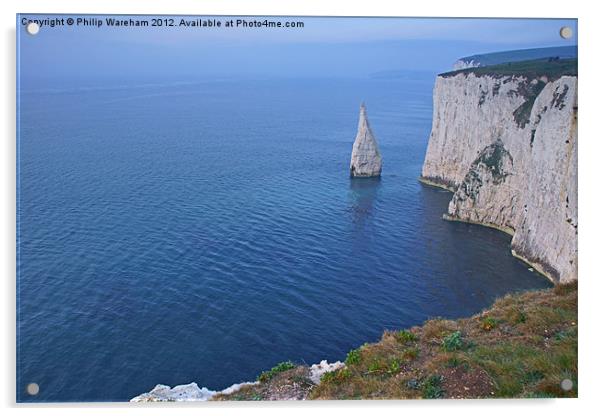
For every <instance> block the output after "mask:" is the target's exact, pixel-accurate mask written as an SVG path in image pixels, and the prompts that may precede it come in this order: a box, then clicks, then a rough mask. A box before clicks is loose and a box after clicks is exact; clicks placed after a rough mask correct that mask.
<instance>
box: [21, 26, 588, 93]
mask: <svg viewBox="0 0 602 416" xmlns="http://www.w3.org/2000/svg"><path fill="white" fill-rule="evenodd" d="M68 17H72V18H74V19H77V18H78V17H82V18H83V17H85V18H87V19H92V18H96V19H97V21H102V22H103V25H102V26H101V27H97V26H96V25H89V26H84V25H82V24H80V25H77V24H74V25H71V26H68V25H64V26H55V27H48V26H46V25H44V24H42V26H41V29H40V32H39V33H38V34H37V35H35V36H32V35H29V34H27V32H26V31H25V26H24V25H23V24H22V23H23V19H25V20H26V19H37V20H41V21H42V23H44V22H43V20H44V19H48V18H50V19H52V18H58V19H65V20H66V19H67V18H68ZM106 17H107V16H91V15H87V16H76V15H18V16H17V32H18V33H17V35H18V36H17V43H18V45H17V47H18V55H19V60H18V67H19V68H18V69H19V77H20V81H21V83H20V85H21V88H27V86H28V85H36V86H39V85H44V84H49V85H50V84H52V83H53V82H55V81H60V80H62V82H71V83H81V84H84V85H86V84H90V85H95V84H99V83H100V84H102V83H106V82H128V83H131V82H141V83H142V82H172V81H182V82H186V81H190V82H194V81H199V80H207V79H221V78H242V79H244V78H267V79H269V78H274V77H298V78H308V77H350V78H353V77H366V76H371V75H372V74H374V73H378V72H381V71H404V70H405V71H425V72H429V73H433V74H434V73H439V72H444V71H447V70H449V69H450V68H451V66H452V65H453V63H454V62H455V61H456V60H457V59H458V58H460V57H463V56H468V55H473V54H477V53H486V52H496V51H503V50H511V49H525V48H533V47H546V46H569V45H576V44H577V21H576V20H575V19H565V20H558V19H445V18H333V17H267V18H265V17H225V16H221V17H208V16H204V17H199V16H195V17H187V16H162V17H159V18H163V19H172V18H173V19H174V24H175V26H172V27H165V26H163V27H109V26H107V24H106V20H105V18H106ZM155 17H157V16H117V18H118V19H130V18H132V19H134V20H147V21H149V22H150V19H152V18H155ZM198 18H202V19H204V20H206V19H216V20H218V21H220V22H221V23H222V27H220V28H217V27H212V28H198V27H180V26H178V25H179V23H180V20H181V19H184V20H186V21H192V20H196V19H198ZM238 19H242V20H246V21H248V22H251V21H255V20H257V21H263V20H265V19H268V20H270V21H274V22H278V21H280V22H281V23H282V24H284V23H285V22H303V27H302V28H265V27H261V28H255V27H241V26H239V27H233V28H226V27H225V23H226V21H229V20H234V21H235V22H236V20H238ZM92 22H94V21H92ZM563 26H569V27H571V28H572V29H573V33H574V36H573V37H572V38H571V39H569V40H566V39H562V38H561V37H560V35H559V30H560V28H561V27H563Z"/></svg>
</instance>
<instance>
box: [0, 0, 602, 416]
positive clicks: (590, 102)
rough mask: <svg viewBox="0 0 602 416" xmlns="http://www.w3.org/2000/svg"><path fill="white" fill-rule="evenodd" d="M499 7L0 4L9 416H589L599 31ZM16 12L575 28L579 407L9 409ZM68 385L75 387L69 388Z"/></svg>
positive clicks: (502, 403)
mask: <svg viewBox="0 0 602 416" xmlns="http://www.w3.org/2000/svg"><path fill="white" fill-rule="evenodd" d="M587 3H588V5H585V4H586V2H577V1H571V2H570V1H557V0H547V1H525V0H499V1H494V2H486V1H483V0H477V1H462V0H451V1H450V0H447V1H425V0H423V1H419V2H401V1H400V2H397V4H392V2H386V1H380V0H371V1H368V2H366V1H362V2H359V1H358V2H352V1H350V0H347V1H344V0H341V1H320V2H312V1H309V0H305V1H300V0H289V1H277V0H270V1H268V0H255V1H244V0H232V1H224V0H222V1H219V0H214V1H209V0H206V1H203V0H196V1H195V0H165V1H163V2H158V1H156V2H154V3H151V2H149V1H139V0H138V1H136V0H90V1H85V2H83V1H80V2H70V1H66V0H54V1H52V2H49V1H47V0H46V1H43V0H21V1H7V0H4V1H2V2H0V7H1V8H2V14H0V16H1V21H2V34H3V42H2V65H1V66H2V78H1V82H2V91H3V95H4V97H3V99H2V101H1V103H0V106H1V107H2V111H1V114H2V123H1V124H0V125H1V126H3V128H4V133H5V134H4V137H3V141H2V150H1V151H0V154H1V155H2V163H0V166H1V169H2V180H1V181H0V193H1V195H2V203H1V204H0V207H1V210H2V215H1V216H0V218H1V222H0V223H1V224H2V240H1V243H0V244H2V246H1V249H0V256H1V258H0V265H1V266H2V271H3V274H2V283H3V291H2V295H3V299H2V301H1V302H0V304H2V305H3V310H2V312H3V313H2V314H1V315H2V341H1V342H0V349H1V355H0V359H1V360H2V365H1V366H0V368H1V369H2V377H1V378H0V397H1V398H2V400H1V403H2V405H3V407H6V408H8V414H12V413H13V412H16V411H19V413H20V414H30V413H33V412H36V411H43V412H45V413H46V414H49V415H63V414H81V412H82V407H85V412H86V413H89V414H95V415H96V414H98V415H100V414H103V415H104V414H106V413H107V412H111V414H114V413H115V412H117V413H122V412H123V413H125V412H129V413H132V414H145V415H146V414H152V415H158V414H165V413H167V412H169V413H173V412H177V413H180V412H181V413H186V414H199V413H200V412H203V413H205V414H207V413H211V414H212V413H219V414H223V413H226V414H235V413H238V412H241V413H242V412H244V413H245V414H250V415H265V414H281V413H283V412H286V413H290V414H305V413H308V412H311V413H316V412H318V413H322V412H323V413H332V412H337V413H339V412H345V413H346V414H347V413H350V414H366V413H368V412H371V411H376V412H379V413H387V414H399V413H400V412H404V413H408V414H412V413H414V414H418V413H419V414H421V415H422V414H425V413H426V414H435V413H436V414H449V413H451V414H455V413H458V414H462V415H469V414H483V413H484V412H487V414H488V416H489V415H497V414H500V415H504V416H507V414H508V413H514V412H517V411H518V412H522V411H530V412H538V413H539V412H545V413H546V414H549V415H554V414H563V415H566V414H567V413H575V414H576V413H577V412H582V411H587V410H591V409H593V408H595V407H597V406H596V398H597V396H598V395H600V392H599V389H600V388H602V382H601V381H600V379H601V374H600V371H599V370H600V367H601V366H600V358H599V352H598V350H600V348H601V347H602V344H601V343H600V341H601V340H602V337H601V336H600V333H601V332H602V325H601V324H600V321H601V319H602V314H601V313H600V312H601V311H600V307H599V305H600V302H599V301H598V297H599V296H600V289H601V288H600V281H601V280H602V276H600V273H599V268H598V267H597V264H596V257H600V256H601V255H602V254H601V253H600V251H601V250H602V244H600V243H598V241H599V238H597V237H598V236H599V235H600V234H601V233H602V229H601V228H600V220H599V218H600V214H599V211H600V210H599V207H600V203H599V202H600V201H602V198H601V197H599V193H600V191H599V190H598V186H597V185H598V182H599V181H600V177H601V170H602V163H601V162H602V146H601V144H600V143H601V141H602V137H600V136H601V134H600V130H601V129H600V126H598V123H596V122H597V121H598V119H600V118H601V117H602V115H601V114H600V112H601V110H600V109H599V108H600V105H599V104H598V103H597V101H598V100H600V99H601V97H602V91H601V89H600V82H601V81H600V80H599V79H598V78H600V76H599V72H600V70H601V69H602V64H601V62H600V53H599V50H600V40H601V36H600V32H601V30H600V28H601V27H602V22H601V21H600V15H599V14H598V13H596V9H595V6H594V4H595V2H587ZM17 12H22V13H99V14H100V13H131V14H232V15H241V14H248V15H333V16H338V15H346V16H437V17H440V16H444V17H484V16H485V17H558V18H578V19H579V84H580V85H579V104H580V111H579V136H580V143H579V222H580V226H579V231H580V232H579V250H580V253H579V276H580V278H581V279H580V280H581V282H580V288H579V296H580V299H579V307H580V311H581V313H580V317H579V321H580V326H581V331H580V334H579V362H580V365H579V396H580V397H579V399H575V400H566V399H565V400H529V401H524V400H523V401H520V400H490V401H482V400H481V401H475V400H471V401H429V402H423V401H404V402H365V401H364V402H312V403H233V404H231V403H230V404H224V405H222V404H220V403H216V404H209V403H206V404H204V405H203V406H198V405H196V406H185V405H177V406H161V405H159V406H148V405H147V406H129V405H127V404H109V405H102V404H86V405H79V404H78V405H35V406H31V405H16V404H15V67H14V63H15V14H16V13H17ZM74 382H76V381H74Z"/></svg>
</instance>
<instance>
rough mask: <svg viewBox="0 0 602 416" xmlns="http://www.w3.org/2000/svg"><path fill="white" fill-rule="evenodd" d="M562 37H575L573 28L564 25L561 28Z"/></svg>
mask: <svg viewBox="0 0 602 416" xmlns="http://www.w3.org/2000/svg"><path fill="white" fill-rule="evenodd" d="M560 37H561V38H562V39H570V38H572V37H573V29H571V28H570V27H568V26H563V27H561V28H560Z"/></svg>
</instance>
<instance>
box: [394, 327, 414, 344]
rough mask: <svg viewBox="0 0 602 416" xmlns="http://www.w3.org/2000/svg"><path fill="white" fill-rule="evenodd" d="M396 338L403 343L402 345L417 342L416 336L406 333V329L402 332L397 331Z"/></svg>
mask: <svg viewBox="0 0 602 416" xmlns="http://www.w3.org/2000/svg"><path fill="white" fill-rule="evenodd" d="M395 338H396V339H397V340H398V341H399V342H401V343H402V344H406V343H408V342H413V341H416V335H414V334H413V333H412V332H410V331H406V330H405V329H403V330H401V331H397V332H396V333H395Z"/></svg>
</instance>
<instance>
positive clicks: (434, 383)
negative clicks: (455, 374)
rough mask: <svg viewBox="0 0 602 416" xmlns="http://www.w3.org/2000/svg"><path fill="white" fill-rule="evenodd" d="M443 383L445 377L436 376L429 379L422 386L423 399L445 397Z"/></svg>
mask: <svg viewBox="0 0 602 416" xmlns="http://www.w3.org/2000/svg"><path fill="white" fill-rule="evenodd" d="M442 381H443V377H441V376H439V375H436V374H435V375H432V376H430V377H429V378H427V379H426V380H425V381H424V383H423V384H422V397H423V398H425V399H439V398H441V397H443V393H444V390H443V388H442V387H441V382H442Z"/></svg>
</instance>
